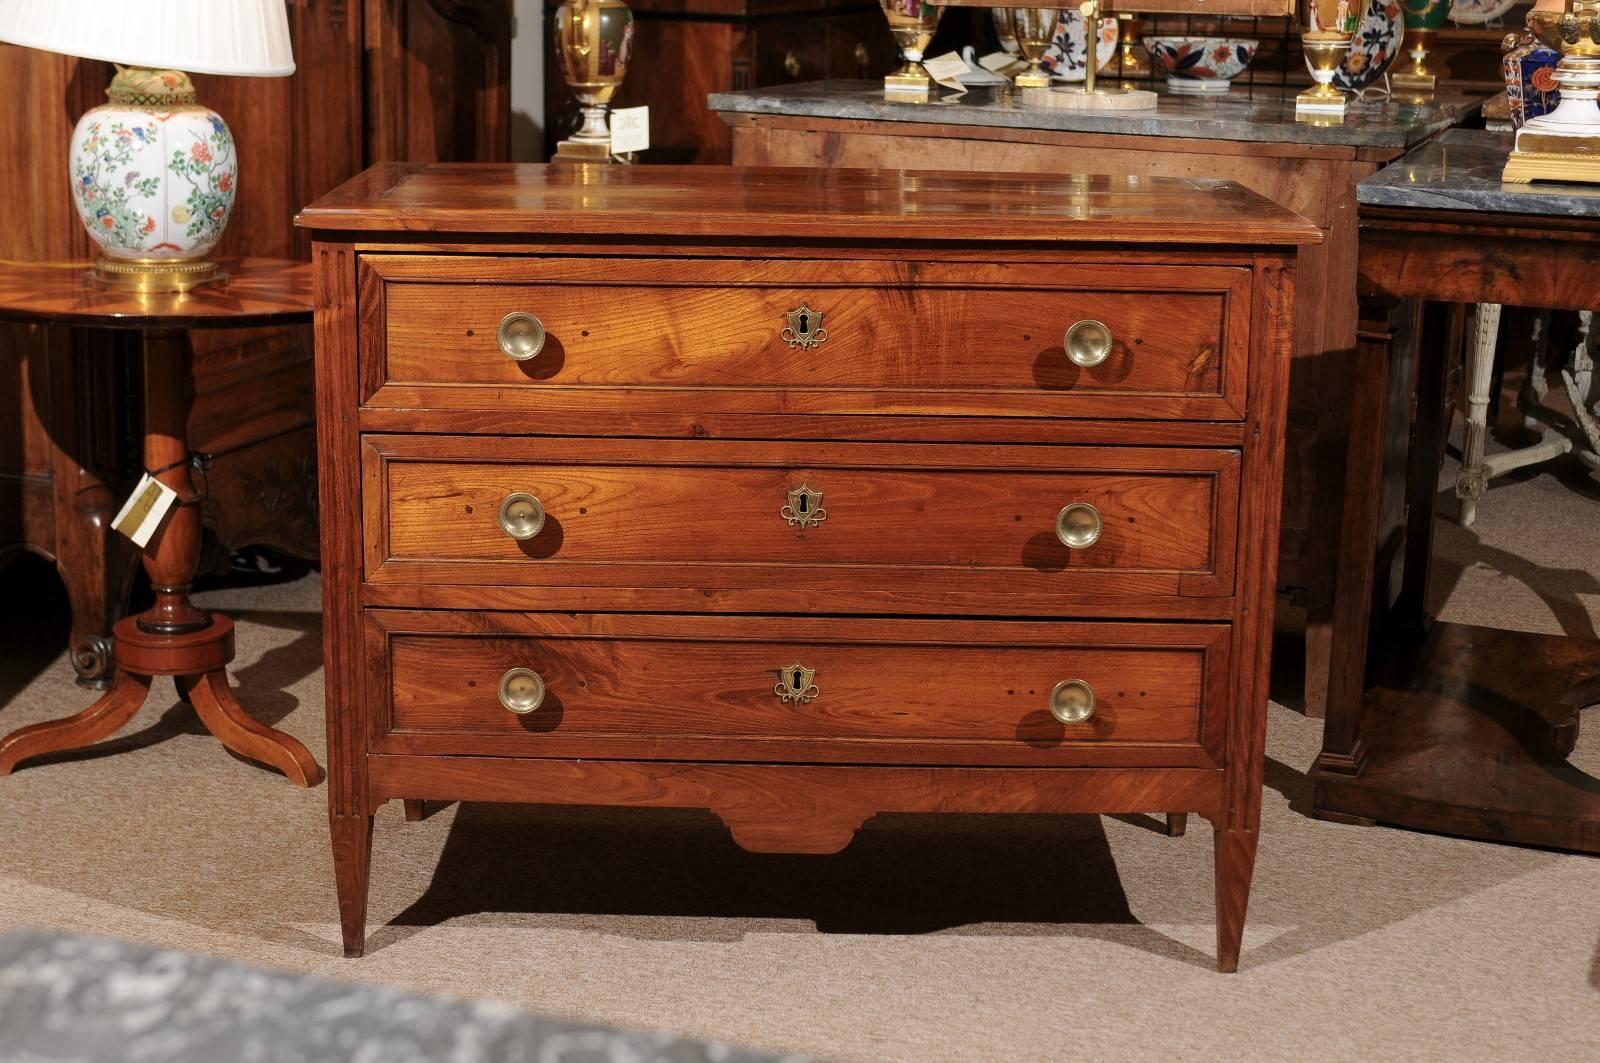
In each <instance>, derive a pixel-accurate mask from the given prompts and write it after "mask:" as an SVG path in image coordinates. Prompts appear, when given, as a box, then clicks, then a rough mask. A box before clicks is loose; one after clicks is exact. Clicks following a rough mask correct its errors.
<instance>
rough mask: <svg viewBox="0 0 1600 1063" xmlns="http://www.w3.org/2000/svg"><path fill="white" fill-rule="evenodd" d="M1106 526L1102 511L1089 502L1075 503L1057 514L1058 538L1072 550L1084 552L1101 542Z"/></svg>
mask: <svg viewBox="0 0 1600 1063" xmlns="http://www.w3.org/2000/svg"><path fill="white" fill-rule="evenodd" d="M1104 526H1105V524H1104V522H1103V521H1102V520H1101V519H1100V511H1099V510H1098V509H1095V508H1094V507H1093V506H1091V505H1090V504H1089V503H1087V502H1073V503H1072V504H1071V505H1068V506H1064V507H1063V508H1062V510H1061V512H1060V513H1058V514H1056V538H1057V539H1060V540H1061V544H1062V545H1063V546H1065V547H1067V548H1069V549H1072V550H1082V549H1084V548H1085V547H1089V546H1093V545H1094V544H1095V543H1097V542H1099V541H1100V532H1101V529H1102V528H1104Z"/></svg>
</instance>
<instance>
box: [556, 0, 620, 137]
mask: <svg viewBox="0 0 1600 1063" xmlns="http://www.w3.org/2000/svg"><path fill="white" fill-rule="evenodd" d="M555 48H556V59H557V61H558V62H559V64H560V68H561V77H562V78H563V79H564V80H565V81H566V83H567V87H568V88H570V89H571V90H572V94H573V95H574V96H576V97H577V98H578V104H579V106H580V107H581V108H582V110H583V128H582V129H580V130H578V131H577V132H576V133H574V134H573V135H572V136H570V137H568V138H567V139H566V140H563V141H562V142H561V143H559V144H557V145H556V154H555V158H554V160H553V161H555V162H610V161H611V128H610V126H609V124H608V123H607V121H606V111H607V110H608V109H609V107H610V104H611V97H613V96H615V95H616V93H617V88H618V87H619V86H621V84H622V79H623V77H624V76H625V75H626V74H627V72H628V59H629V57H630V56H631V55H632V53H633V12H631V11H629V10H628V5H626V4H624V3H623V2H622V0H566V2H565V3H563V4H562V5H561V6H560V7H558V8H556V17H555Z"/></svg>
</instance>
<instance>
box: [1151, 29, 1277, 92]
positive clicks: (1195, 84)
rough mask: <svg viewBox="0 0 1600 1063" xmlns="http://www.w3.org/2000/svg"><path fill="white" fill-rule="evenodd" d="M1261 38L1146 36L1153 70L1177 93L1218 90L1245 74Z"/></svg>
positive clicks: (1226, 88) (1226, 89) (1225, 90)
mask: <svg viewBox="0 0 1600 1063" xmlns="http://www.w3.org/2000/svg"><path fill="white" fill-rule="evenodd" d="M1260 43H1261V42H1260V41H1253V40H1243V39H1238V38H1233V37H1146V38H1145V39H1144V47H1145V51H1147V52H1149V53H1150V67H1151V70H1152V71H1154V72H1155V73H1157V74H1165V75H1166V76H1167V88H1169V89H1170V90H1172V91H1173V92H1187V93H1218V92H1227V91H1228V82H1230V81H1232V80H1233V79H1234V78H1236V77H1238V76H1239V75H1240V74H1242V73H1244V68H1245V67H1247V66H1249V65H1250V60H1251V59H1253V58H1255V54H1256V48H1257V47H1258V46H1259V45H1260Z"/></svg>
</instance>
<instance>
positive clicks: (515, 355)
mask: <svg viewBox="0 0 1600 1063" xmlns="http://www.w3.org/2000/svg"><path fill="white" fill-rule="evenodd" d="M496 338H497V339H498V340H499V341H500V349H501V350H502V351H504V352H505V355H506V357H507V358H509V359H511V360H512V361H513V362H526V361H528V360H529V359H532V358H536V357H538V355H539V352H540V351H542V350H544V338H545V337H544V322H543V321H540V320H539V319H538V318H536V317H534V316H533V315H532V314H529V313H525V312H523V311H521V310H518V311H516V312H515V313H510V314H507V315H506V316H505V317H503V318H501V319H500V328H499V329H498V330H497V332H496Z"/></svg>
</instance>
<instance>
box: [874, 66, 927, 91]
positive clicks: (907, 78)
mask: <svg viewBox="0 0 1600 1063" xmlns="http://www.w3.org/2000/svg"><path fill="white" fill-rule="evenodd" d="M883 91H884V93H885V94H886V95H889V96H893V97H896V98H901V99H904V98H918V97H920V98H926V97H927V96H928V94H929V93H931V92H932V91H933V78H932V77H931V76H930V75H929V74H928V71H927V69H926V68H924V67H923V65H922V64H921V63H907V64H906V65H905V66H903V67H901V68H900V69H899V70H896V71H895V72H894V73H892V74H889V75H886V76H885V77H884V79H883Z"/></svg>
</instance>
